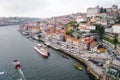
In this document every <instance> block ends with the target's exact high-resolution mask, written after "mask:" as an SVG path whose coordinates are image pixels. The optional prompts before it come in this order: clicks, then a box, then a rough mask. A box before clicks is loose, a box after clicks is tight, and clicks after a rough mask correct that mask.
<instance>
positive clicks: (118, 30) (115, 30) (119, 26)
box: [112, 24, 120, 34]
mask: <svg viewBox="0 0 120 80" xmlns="http://www.w3.org/2000/svg"><path fill="white" fill-rule="evenodd" d="M112 30H113V33H116V34H119V33H120V24H115V25H113V26H112Z"/></svg>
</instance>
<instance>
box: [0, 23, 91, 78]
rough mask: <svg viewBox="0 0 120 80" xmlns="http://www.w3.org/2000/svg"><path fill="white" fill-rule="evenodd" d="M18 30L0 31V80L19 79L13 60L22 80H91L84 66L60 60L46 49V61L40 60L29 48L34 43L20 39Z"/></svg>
mask: <svg viewBox="0 0 120 80" xmlns="http://www.w3.org/2000/svg"><path fill="white" fill-rule="evenodd" d="M18 28H19V27H18V25H14V26H3V27H0V72H2V71H4V72H5V74H3V75H0V80H18V79H20V78H21V76H20V75H19V73H18V71H17V70H16V69H15V68H14V66H13V64H12V62H13V60H15V59H17V60H19V61H20V63H21V69H22V71H23V73H24V76H25V78H26V80H93V79H90V76H89V75H88V74H87V73H86V69H85V67H84V66H82V65H81V64H80V63H78V62H77V61H76V60H74V59H72V58H70V59H65V58H63V57H62V56H61V52H60V51H56V50H54V49H52V48H49V51H50V57H49V58H48V59H46V58H43V57H42V56H41V55H40V54H38V53H37V52H36V51H35V50H34V48H33V47H34V45H35V44H37V43H38V42H37V41H33V42H32V41H31V40H30V39H27V38H26V37H25V36H23V35H21V34H20V33H19V32H18V31H17V30H18ZM39 43H41V42H39ZM73 62H76V63H78V64H79V65H81V66H82V67H83V71H79V70H77V69H75V68H74V66H73V64H72V63H73Z"/></svg>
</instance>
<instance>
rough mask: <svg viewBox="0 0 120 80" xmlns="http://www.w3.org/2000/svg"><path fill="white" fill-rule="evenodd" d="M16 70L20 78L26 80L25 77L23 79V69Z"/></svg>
mask: <svg viewBox="0 0 120 80" xmlns="http://www.w3.org/2000/svg"><path fill="white" fill-rule="evenodd" d="M18 72H19V74H20V76H21V77H22V79H23V80H26V79H25V76H24V74H23V71H22V70H21V69H18Z"/></svg>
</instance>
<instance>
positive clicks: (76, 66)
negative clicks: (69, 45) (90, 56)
mask: <svg viewBox="0 0 120 80" xmlns="http://www.w3.org/2000/svg"><path fill="white" fill-rule="evenodd" d="M73 66H74V67H75V68H76V69H78V70H80V71H82V70H83V69H82V67H81V66H79V65H77V64H76V63H73Z"/></svg>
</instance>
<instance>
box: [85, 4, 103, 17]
mask: <svg viewBox="0 0 120 80" xmlns="http://www.w3.org/2000/svg"><path fill="white" fill-rule="evenodd" d="M100 10H101V8H100V7H99V6H97V7H95V8H88V9H87V17H94V16H95V15H96V14H97V13H99V12H100Z"/></svg>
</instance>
